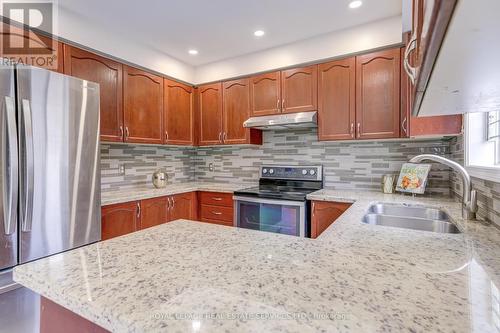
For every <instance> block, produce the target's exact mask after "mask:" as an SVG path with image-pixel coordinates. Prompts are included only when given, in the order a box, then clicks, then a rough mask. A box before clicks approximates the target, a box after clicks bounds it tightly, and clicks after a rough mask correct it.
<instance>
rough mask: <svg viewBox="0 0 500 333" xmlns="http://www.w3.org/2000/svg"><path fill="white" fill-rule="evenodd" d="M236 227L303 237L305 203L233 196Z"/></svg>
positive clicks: (304, 231) (304, 229)
mask: <svg viewBox="0 0 500 333" xmlns="http://www.w3.org/2000/svg"><path fill="white" fill-rule="evenodd" d="M233 199H234V221H235V224H236V226H237V227H240V228H247V229H254V230H261V231H269V232H275V233H279V234H285V235H292V236H299V237H305V236H306V235H305V233H306V203H305V202H304V201H287V200H275V199H263V198H254V197H242V196H235V197H234V198H233Z"/></svg>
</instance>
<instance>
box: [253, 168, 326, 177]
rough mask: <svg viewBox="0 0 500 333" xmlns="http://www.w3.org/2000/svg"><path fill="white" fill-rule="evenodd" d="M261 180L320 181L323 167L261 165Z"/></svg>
mask: <svg viewBox="0 0 500 333" xmlns="http://www.w3.org/2000/svg"><path fill="white" fill-rule="evenodd" d="M260 177H261V178H272V179H296V180H317V181H318V180H322V178H323V167H322V166H320V165H314V166H276V165H263V166H261V167H260Z"/></svg>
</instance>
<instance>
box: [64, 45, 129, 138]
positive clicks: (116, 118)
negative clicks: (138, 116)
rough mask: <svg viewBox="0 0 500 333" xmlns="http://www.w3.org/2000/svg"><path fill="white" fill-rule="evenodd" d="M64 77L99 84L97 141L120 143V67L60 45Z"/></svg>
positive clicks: (121, 121)
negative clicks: (69, 76) (99, 132)
mask: <svg viewBox="0 0 500 333" xmlns="http://www.w3.org/2000/svg"><path fill="white" fill-rule="evenodd" d="M64 63H65V66H64V73H65V74H68V75H71V76H75V77H78V78H80V79H83V80H88V81H93V82H97V83H99V95H100V107H101V111H100V114H101V128H100V129H101V140H102V141H123V137H124V129H123V108H122V83H123V66H122V64H120V63H118V62H116V61H113V60H110V59H106V58H104V57H101V56H98V55H97V54H94V53H90V52H87V51H84V50H81V49H78V48H76V47H73V46H70V45H64Z"/></svg>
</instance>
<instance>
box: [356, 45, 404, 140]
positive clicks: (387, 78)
mask: <svg viewBox="0 0 500 333" xmlns="http://www.w3.org/2000/svg"><path fill="white" fill-rule="evenodd" d="M399 118H400V49H399V48H392V49H387V50H383V51H378V52H373V53H369V54H365V55H360V56H357V57H356V122H357V123H356V137H357V138H358V139H389V138H398V137H399V129H400V125H399Z"/></svg>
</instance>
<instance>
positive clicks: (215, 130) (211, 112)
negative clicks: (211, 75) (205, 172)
mask: <svg viewBox="0 0 500 333" xmlns="http://www.w3.org/2000/svg"><path fill="white" fill-rule="evenodd" d="M198 89H199V90H198V91H199V92H198V108H199V130H200V133H199V144H200V145H201V146H204V145H205V146H206V145H218V144H222V83H220V82H218V83H213V84H206V85H203V86H200V87H199V88H198Z"/></svg>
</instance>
